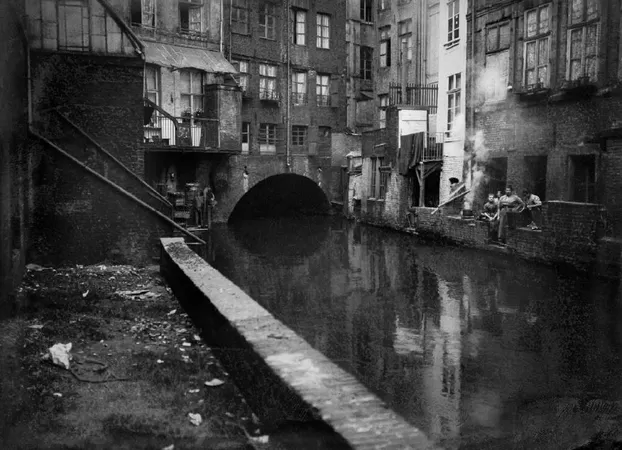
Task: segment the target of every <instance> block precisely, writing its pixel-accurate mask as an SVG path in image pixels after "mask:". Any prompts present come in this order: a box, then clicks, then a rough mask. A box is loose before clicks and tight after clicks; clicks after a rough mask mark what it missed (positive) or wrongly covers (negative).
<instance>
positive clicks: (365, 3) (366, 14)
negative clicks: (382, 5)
mask: <svg viewBox="0 0 622 450" xmlns="http://www.w3.org/2000/svg"><path fill="white" fill-rule="evenodd" d="M360 2H361V20H362V21H363V22H373V21H374V18H373V16H372V5H373V0H360Z"/></svg>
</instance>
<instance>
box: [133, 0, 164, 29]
mask: <svg viewBox="0 0 622 450" xmlns="http://www.w3.org/2000/svg"><path fill="white" fill-rule="evenodd" d="M134 3H137V4H140V22H136V21H134V20H133V19H134V17H133V11H132V8H133V7H134V5H133V4H134ZM146 4H150V6H151V7H152V8H153V10H152V12H151V13H147V15H148V16H149V15H150V16H151V20H150V21H151V24H149V23H145V20H144V19H145V10H146V9H148V8H145V5H146ZM157 9H158V2H157V1H156V0H132V1H131V2H130V24H131V25H132V26H136V27H143V28H156V26H157V20H158V17H157ZM147 22H149V20H147Z"/></svg>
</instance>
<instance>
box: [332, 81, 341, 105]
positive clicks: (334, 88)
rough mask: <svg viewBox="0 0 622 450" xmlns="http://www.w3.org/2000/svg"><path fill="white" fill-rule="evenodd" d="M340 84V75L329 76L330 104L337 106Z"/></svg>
mask: <svg viewBox="0 0 622 450" xmlns="http://www.w3.org/2000/svg"><path fill="white" fill-rule="evenodd" d="M340 84H341V77H340V76H339V75H331V76H330V106H332V107H333V108H338V107H339V103H340V98H339V85H340Z"/></svg>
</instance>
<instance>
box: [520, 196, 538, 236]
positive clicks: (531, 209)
mask: <svg viewBox="0 0 622 450" xmlns="http://www.w3.org/2000/svg"><path fill="white" fill-rule="evenodd" d="M523 201H524V202H525V206H526V208H525V211H524V214H525V217H527V220H528V221H529V225H527V226H528V227H529V228H531V229H532V230H539V229H540V224H542V201H541V200H540V197H538V196H537V195H535V194H532V193H531V191H529V189H524V190H523Z"/></svg>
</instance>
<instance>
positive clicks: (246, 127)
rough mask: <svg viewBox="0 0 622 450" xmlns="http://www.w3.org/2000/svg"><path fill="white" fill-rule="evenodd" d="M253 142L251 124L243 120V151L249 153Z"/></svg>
mask: <svg viewBox="0 0 622 450" xmlns="http://www.w3.org/2000/svg"><path fill="white" fill-rule="evenodd" d="M250 144H251V124H250V122H242V153H248V150H249V148H250Z"/></svg>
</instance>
